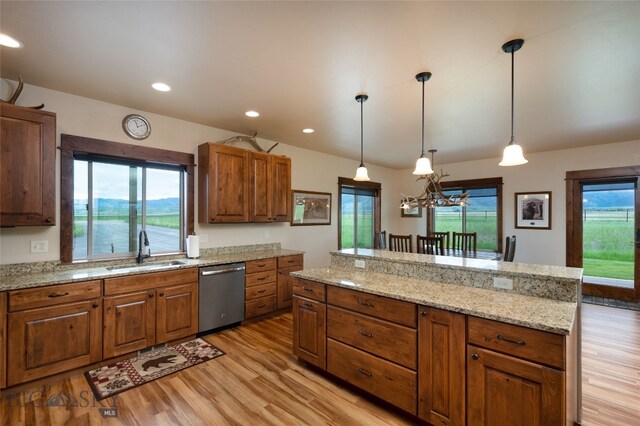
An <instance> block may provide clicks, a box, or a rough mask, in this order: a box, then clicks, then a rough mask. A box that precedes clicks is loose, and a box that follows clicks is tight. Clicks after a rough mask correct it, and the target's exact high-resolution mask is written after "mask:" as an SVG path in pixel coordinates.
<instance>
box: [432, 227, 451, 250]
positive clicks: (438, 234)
mask: <svg viewBox="0 0 640 426" xmlns="http://www.w3.org/2000/svg"><path fill="white" fill-rule="evenodd" d="M429 236H430V237H443V238H444V249H445V250H449V248H450V247H451V246H450V245H449V240H450V236H451V232H449V231H447V232H431V233H430V234H429Z"/></svg>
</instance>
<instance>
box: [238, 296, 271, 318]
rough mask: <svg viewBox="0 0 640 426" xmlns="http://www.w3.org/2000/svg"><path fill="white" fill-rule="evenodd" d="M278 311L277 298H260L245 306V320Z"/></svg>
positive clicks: (246, 303)
mask: <svg viewBox="0 0 640 426" xmlns="http://www.w3.org/2000/svg"><path fill="white" fill-rule="evenodd" d="M275 310H276V296H275V295H273V296H266V297H260V298H259V299H254V300H250V301H247V302H245V304H244V317H245V319H249V318H253V317H257V316H260V315H264V314H268V313H269V312H273V311H275Z"/></svg>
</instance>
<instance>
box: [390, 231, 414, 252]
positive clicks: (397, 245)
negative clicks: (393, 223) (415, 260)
mask: <svg viewBox="0 0 640 426" xmlns="http://www.w3.org/2000/svg"><path fill="white" fill-rule="evenodd" d="M389 250H390V251H399V252H402V253H411V252H413V245H412V244H411V235H393V234H389Z"/></svg>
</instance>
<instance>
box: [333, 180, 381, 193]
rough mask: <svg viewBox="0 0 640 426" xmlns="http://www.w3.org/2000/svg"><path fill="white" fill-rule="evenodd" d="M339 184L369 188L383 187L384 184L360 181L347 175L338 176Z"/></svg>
mask: <svg viewBox="0 0 640 426" xmlns="http://www.w3.org/2000/svg"><path fill="white" fill-rule="evenodd" d="M338 185H343V186H355V187H360V188H367V189H378V190H380V189H382V184H381V183H379V182H371V181H369V182H366V181H364V182H363V181H359V180H353V179H349V178H346V177H338Z"/></svg>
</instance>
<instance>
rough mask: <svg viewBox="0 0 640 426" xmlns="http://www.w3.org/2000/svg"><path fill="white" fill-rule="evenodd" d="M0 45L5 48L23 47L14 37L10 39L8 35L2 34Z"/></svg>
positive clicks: (0, 35)
mask: <svg viewBox="0 0 640 426" xmlns="http://www.w3.org/2000/svg"><path fill="white" fill-rule="evenodd" d="M0 44H1V45H3V46H7V47H13V48H17V47H22V43H20V42H19V41H18V40H16V39H15V38H13V37H9V36H8V35H6V34H0Z"/></svg>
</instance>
